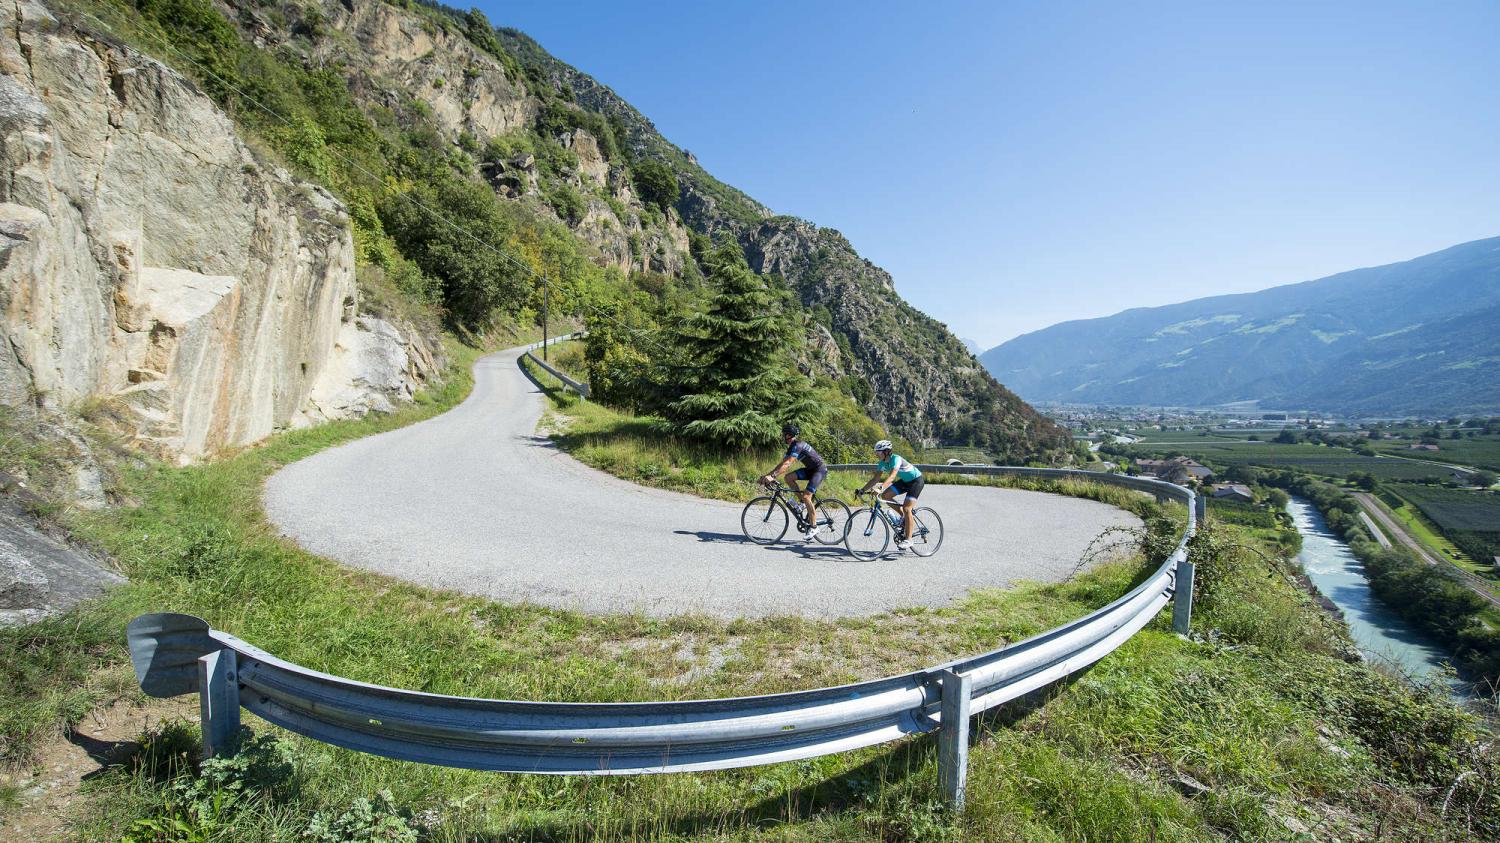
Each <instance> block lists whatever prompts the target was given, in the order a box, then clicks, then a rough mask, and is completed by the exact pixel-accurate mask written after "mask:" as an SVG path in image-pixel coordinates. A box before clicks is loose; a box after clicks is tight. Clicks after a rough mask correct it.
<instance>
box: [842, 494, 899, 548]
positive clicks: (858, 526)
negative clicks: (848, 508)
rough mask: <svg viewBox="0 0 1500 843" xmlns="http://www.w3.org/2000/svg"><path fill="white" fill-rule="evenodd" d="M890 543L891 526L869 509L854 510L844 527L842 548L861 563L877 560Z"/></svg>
mask: <svg viewBox="0 0 1500 843" xmlns="http://www.w3.org/2000/svg"><path fill="white" fill-rule="evenodd" d="M890 543H891V525H890V524H888V523H886V520H885V518H884V517H882V516H881V515H880V513H878V512H876V511H875V510H873V509H870V508H869V507H865V508H863V509H856V510H855V511H854V514H853V515H851V516H849V521H848V524H847V526H845V527H844V547H845V548H847V549H848V551H849V554H850V555H851V556H853V557H854V558H855V559H858V560H860V561H861V562H868V561H870V560H871V559H879V558H880V557H881V556H883V555H884V554H885V549H886V547H888V546H889V545H890Z"/></svg>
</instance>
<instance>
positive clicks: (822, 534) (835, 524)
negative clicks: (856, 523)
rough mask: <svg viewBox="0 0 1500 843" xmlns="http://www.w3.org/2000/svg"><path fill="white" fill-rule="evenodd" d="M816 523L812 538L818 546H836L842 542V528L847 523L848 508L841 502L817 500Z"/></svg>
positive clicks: (830, 499) (832, 499)
mask: <svg viewBox="0 0 1500 843" xmlns="http://www.w3.org/2000/svg"><path fill="white" fill-rule="evenodd" d="M816 500H817V504H818V523H817V524H814V525H813V529H814V530H816V531H817V532H815V533H814V534H813V538H815V539H817V540H818V544H838V543H839V542H841V541H843V540H844V527H845V526H846V525H847V524H848V523H849V507H848V506H846V505H845V504H844V502H843V501H841V500H836V499H834V498H829V499H828V500H823V499H822V498H817V499H816Z"/></svg>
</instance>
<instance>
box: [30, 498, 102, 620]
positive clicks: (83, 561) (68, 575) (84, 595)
mask: <svg viewBox="0 0 1500 843" xmlns="http://www.w3.org/2000/svg"><path fill="white" fill-rule="evenodd" d="M119 582H124V579H123V578H122V577H121V576H120V575H119V574H116V573H115V572H113V571H111V570H109V568H108V567H106V566H105V564H104V563H103V562H101V561H100V560H98V559H96V558H94V557H93V556H91V555H90V554H88V553H86V552H85V551H83V550H80V549H78V548H76V547H73V546H71V545H68V544H65V543H63V542H61V541H58V540H57V539H55V538H52V537H51V536H49V535H47V534H46V533H44V532H42V531H41V530H39V529H37V527H36V525H35V524H34V523H33V522H32V520H31V519H30V518H29V517H28V516H27V515H26V514H25V513H24V512H22V511H21V510H20V509H19V508H18V507H16V506H15V504H13V503H12V502H10V501H8V500H0V627H6V626H15V625H18V624H26V623H33V622H35V621H37V620H40V619H42V618H44V617H46V616H47V615H50V614H54V613H56V612H60V611H62V610H64V609H66V608H68V607H69V606H72V605H73V604H75V603H78V602H79V601H81V600H86V599H88V598H90V597H94V596H96V595H98V594H99V593H100V592H102V591H103V590H104V589H105V587H107V586H109V585H113V584H115V583H119Z"/></svg>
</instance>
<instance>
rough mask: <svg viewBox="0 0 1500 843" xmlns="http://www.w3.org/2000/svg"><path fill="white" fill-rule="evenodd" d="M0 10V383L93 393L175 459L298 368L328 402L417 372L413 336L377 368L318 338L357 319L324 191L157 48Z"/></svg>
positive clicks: (247, 432)
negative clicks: (394, 363) (252, 142)
mask: <svg viewBox="0 0 1500 843" xmlns="http://www.w3.org/2000/svg"><path fill="white" fill-rule="evenodd" d="M0 24H3V28H4V33H5V35H4V37H3V39H0V167H3V170H4V172H5V174H6V175H5V177H4V180H3V181H0V338H3V340H4V343H3V348H0V401H4V402H6V403H9V404H18V403H21V402H24V401H27V400H30V399H31V398H32V397H33V396H40V397H41V398H42V399H43V402H44V403H49V404H52V405H54V406H60V407H69V406H75V405H78V404H80V403H81V402H84V401H88V400H92V399H101V398H102V399H107V400H111V401H114V402H117V403H119V404H122V405H124V406H125V407H127V408H128V413H126V414H125V417H126V418H127V419H128V420H129V421H128V423H127V424H126V427H127V428H129V429H130V432H132V433H133V434H134V435H135V438H136V441H137V442H138V443H139V444H142V445H144V446H146V447H148V448H150V449H151V450H153V451H155V452H157V453H159V454H161V455H164V456H168V457H171V458H176V459H180V460H191V459H194V458H197V457H201V456H203V455H205V454H208V453H211V452H213V451H215V450H217V449H220V448H225V447H232V446H236V445H242V444H246V443H249V442H254V441H256V440H258V439H261V438H262V437H264V436H266V435H268V434H270V433H271V432H273V431H274V430H276V429H278V428H281V427H284V426H286V425H288V424H290V423H292V422H293V421H294V420H298V419H306V418H307V417H308V413H307V412H304V411H305V410H308V408H309V404H308V402H309V396H310V395H311V394H312V393H313V391H314V389H315V387H316V388H317V389H319V390H321V391H320V392H319V394H320V395H324V396H326V395H330V394H334V393H341V394H343V397H342V398H341V399H340V401H338V402H333V403H334V404H336V405H339V406H344V407H346V408H347V412H346V413H345V414H348V413H356V412H360V411H361V409H362V408H364V407H368V406H383V404H384V403H388V401H389V400H391V399H393V398H394V397H396V396H397V395H398V394H400V393H406V394H409V393H410V387H411V385H412V384H413V383H415V382H416V380H417V379H418V378H419V375H418V374H417V372H418V371H419V370H421V371H423V372H424V374H422V375H420V376H425V374H426V373H425V369H424V366H426V365H430V364H431V362H432V361H431V359H430V354H429V355H428V359H427V360H426V361H425V362H423V363H418V364H416V365H404V367H403V371H404V372H406V373H407V376H408V377H409V378H410V381H409V382H408V383H406V384H402V385H392V384H391V383H389V382H388V380H387V377H386V376H387V375H388V374H389V372H388V370H387V368H386V367H382V366H376V367H375V369H376V370H378V371H379V372H380V373H379V374H378V375H376V376H374V377H373V378H371V377H364V376H363V375H361V374H359V370H360V369H361V366H353V367H351V366H350V365H346V363H345V361H344V360H343V358H342V357H341V356H340V355H339V353H338V352H337V350H336V341H337V340H339V339H340V338H341V337H343V336H346V335H347V334H348V333H349V332H351V331H352V332H355V333H356V334H357V332H358V331H359V330H360V327H359V325H358V324H357V323H356V322H355V321H354V317H355V315H356V313H357V308H356V290H355V283H354V251H353V244H352V241H351V235H350V227H349V220H348V215H347V213H346V211H345V209H344V207H343V206H342V205H341V204H340V203H339V202H338V201H337V200H335V199H334V197H333V196H332V195H330V194H329V193H327V192H326V191H324V190H322V189H321V188H318V187H316V186H314V185H310V184H307V183H305V182H301V181H298V180H296V179H293V178H292V177H291V176H290V175H288V174H287V173H286V172H284V171H282V170H280V169H279V168H277V167H275V166H271V165H268V164H266V163H264V162H262V161H261V160H259V159H258V158H257V157H256V156H255V155H254V154H253V153H252V151H251V150H250V149H249V148H248V147H247V146H245V144H243V143H242V142H241V141H240V140H239V139H238V137H237V135H236V133H235V129H234V126H233V124H232V123H231V122H230V120H229V119H228V118H227V117H226V116H225V115H224V114H223V113H222V112H221V111H220V110H219V109H218V108H216V107H215V105H214V104H213V102H212V101H211V100H209V99H208V98H207V97H206V96H204V95H203V94H202V93H201V92H200V91H198V90H197V89H196V88H195V87H194V86H193V85H192V83H190V82H188V81H187V80H185V79H183V78H182V77H181V76H179V75H178V74H176V73H175V72H173V71H172V70H170V69H169V68H167V67H165V66H164V65H162V64H160V63H158V62H156V61H154V60H152V59H150V58H147V57H145V56H142V55H140V54H138V53H135V52H133V51H130V50H127V49H124V48H121V47H118V46H116V45H113V44H109V43H106V42H103V41H100V40H98V39H96V38H93V37H90V36H88V35H86V34H83V33H80V32H76V31H73V30H71V29H69V28H67V27H65V26H63V25H60V24H59V23H58V22H57V20H56V19H55V18H54V17H53V16H52V15H51V14H50V13H49V12H48V11H47V10H46V9H45V8H44V7H43V6H42V5H40V4H39V3H36V2H32V0H21V2H18V3H11V4H8V5H6V6H4V7H3V8H0ZM389 328H390V326H388V325H387V326H385V328H383V329H381V330H380V331H378V332H377V334H376V335H377V336H378V337H379V342H385V343H387V344H388V345H389V348H388V349H387V350H386V351H387V352H388V353H389V354H393V355H394V354H398V353H399V354H406V353H407V347H408V346H409V345H410V343H409V342H408V341H407V339H406V338H405V337H403V336H401V335H400V333H399V332H396V331H394V329H389ZM374 344H376V343H371V342H361V344H360V346H359V347H360V349H361V350H360V352H359V353H358V354H357V355H356V356H357V357H358V358H359V359H360V360H364V361H368V360H370V359H372V358H374V357H379V356H380V354H378V353H376V352H373V351H372V350H371V348H372V346H373V345H374ZM408 363H410V361H408ZM332 364H336V365H332ZM331 373H332V374H331ZM337 376H348V377H349V381H348V382H345V383H340V384H335V383H332V382H331V381H330V378H334V377H337ZM356 384H364V385H365V386H363V387H357V386H356ZM360 388H363V389H365V390H366V392H368V395H367V396H365V397H364V398H359V397H355V396H353V395H352V392H357V391H358V390H359V389H360ZM375 396H379V397H378V398H377V397H375ZM313 414H314V415H315V416H316V417H330V416H333V415H336V414H337V413H336V412H332V411H330V409H329V407H324V406H322V405H319V406H318V407H316V408H313Z"/></svg>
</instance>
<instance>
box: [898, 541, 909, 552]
mask: <svg viewBox="0 0 1500 843" xmlns="http://www.w3.org/2000/svg"><path fill="white" fill-rule="evenodd" d="M896 549H897V550H911V541H909V540H907V539H896Z"/></svg>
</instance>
